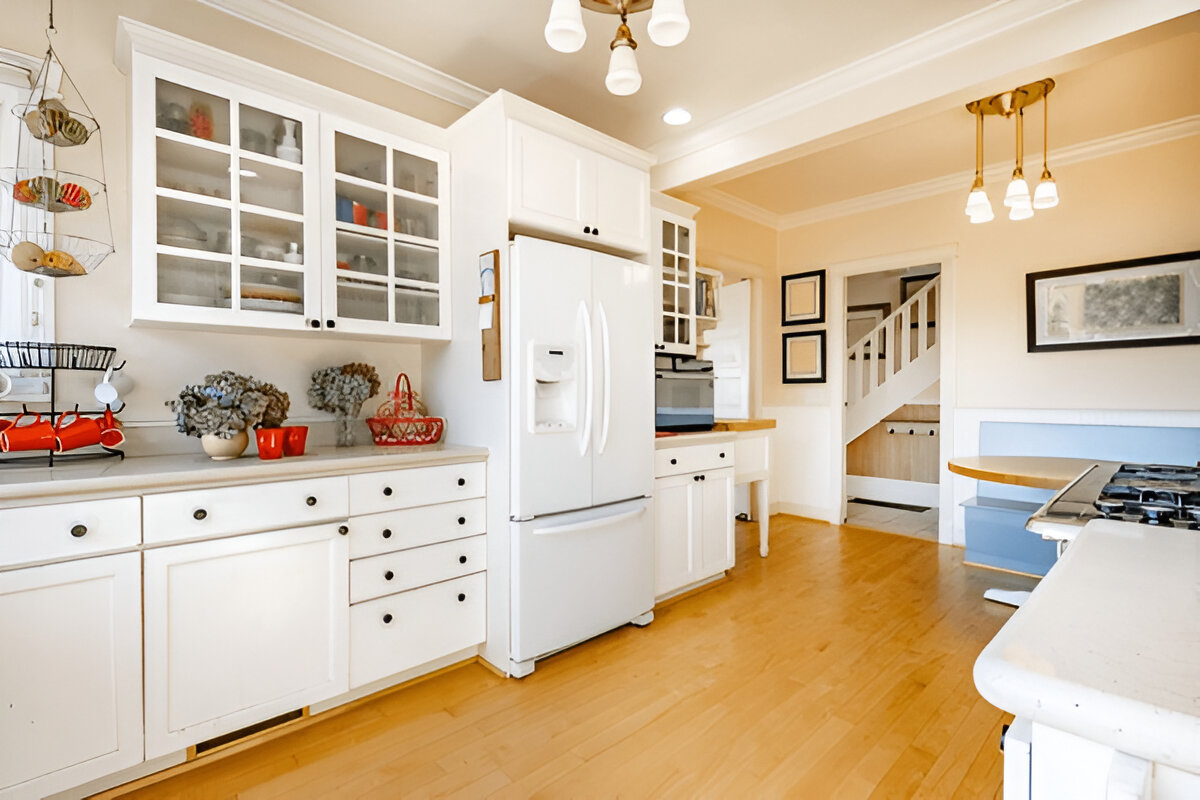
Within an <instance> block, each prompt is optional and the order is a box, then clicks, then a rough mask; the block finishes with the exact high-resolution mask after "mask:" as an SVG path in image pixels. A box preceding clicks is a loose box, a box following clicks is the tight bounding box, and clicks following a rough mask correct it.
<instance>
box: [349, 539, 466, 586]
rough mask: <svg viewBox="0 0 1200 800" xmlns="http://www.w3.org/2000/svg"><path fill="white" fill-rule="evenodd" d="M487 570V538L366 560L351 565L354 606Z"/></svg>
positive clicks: (443, 544) (421, 548)
mask: <svg viewBox="0 0 1200 800" xmlns="http://www.w3.org/2000/svg"><path fill="white" fill-rule="evenodd" d="M486 567H487V537H486V536H472V537H471V538H469V539H459V540H458V541H454V542H442V543H440V544H431V545H429V546H428V547H417V548H414V549H412V550H402V551H400V552H399V553H386V554H384V555H381V556H374V557H373V558H362V559H359V560H358V561H355V562H353V563H352V564H351V565H350V602H351V603H360V602H362V601H364V600H370V599H372V598H375V597H383V596H384V595H387V594H395V593H396V592H403V591H405V590H406V589H415V588H417V587H418V586H425V585H427V584H430V583H437V582H438V581H445V580H449V579H450V578H457V577H459V576H460V575H469V574H471V573H473V572H481V571H482V570H484V569H486Z"/></svg>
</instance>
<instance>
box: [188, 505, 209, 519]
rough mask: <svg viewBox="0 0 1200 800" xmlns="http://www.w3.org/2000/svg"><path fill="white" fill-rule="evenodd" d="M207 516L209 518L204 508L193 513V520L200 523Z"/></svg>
mask: <svg viewBox="0 0 1200 800" xmlns="http://www.w3.org/2000/svg"><path fill="white" fill-rule="evenodd" d="M207 516H208V512H207V511H205V510H204V509H203V508H197V509H196V510H195V511H193V512H192V519H194V520H196V521H200V520H202V519H204V518H205V517H207Z"/></svg>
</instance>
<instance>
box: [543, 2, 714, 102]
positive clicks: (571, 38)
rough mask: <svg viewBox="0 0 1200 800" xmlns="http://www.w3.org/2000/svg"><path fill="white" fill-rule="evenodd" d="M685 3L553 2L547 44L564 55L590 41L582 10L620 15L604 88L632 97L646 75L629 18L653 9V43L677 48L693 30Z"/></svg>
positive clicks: (651, 18)
mask: <svg viewBox="0 0 1200 800" xmlns="http://www.w3.org/2000/svg"><path fill="white" fill-rule="evenodd" d="M683 3H684V0H657V2H656V0H553V2H552V4H551V6H550V19H549V21H547V22H546V28H545V31H544V33H545V36H546V43H547V44H549V45H550V46H551V47H552V48H554V49H555V50H557V51H559V52H560V53H574V52H575V51H577V50H578V49H579V48H581V47H583V43H584V42H585V41H586V40H587V31H586V30H584V27H583V12H582V9H584V8H586V9H589V10H591V11H598V12H600V13H602V14H617V15H618V16H620V17H621V24H620V25H619V26H618V27H617V34H616V36H615V37H614V38H613V40H612V43H611V44H610V45H609V48H610V49H611V50H612V55H611V56H609V60H608V75H607V76H605V79H604V85H605V86H607V87H608V90H609V91H610V92H612V93H613V94H616V95H630V94H633V93H634V92H636V91H637V90H638V89H640V88H641V86H642V74H641V72H639V71H638V65H637V57H636V56H635V55H634V51H635V50H636V49H637V42H636V41H634V39H633V34H632V32H631V31H630V30H629V23H628V21H627V17H628V16H629V15H630V14H635V13H637V12H639V11H645V10H646V9H652V11H651V13H650V22H649V24H648V25H647V26H646V30H647V32H648V33H649V34H650V41H652V42H654V43H655V44H656V45H658V46H660V47H674V46H675V45H677V44H679V43H681V42H682V41H683V40H684V39H686V38H687V35H688V31H689V30H690V29H691V21H690V20H689V19H688V16H687V11H686V10H685V9H684V6H683ZM671 124H677V125H682V124H684V123H682V122H680V123H671Z"/></svg>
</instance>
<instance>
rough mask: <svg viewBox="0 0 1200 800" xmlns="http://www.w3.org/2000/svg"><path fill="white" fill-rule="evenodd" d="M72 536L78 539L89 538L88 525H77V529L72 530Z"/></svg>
mask: <svg viewBox="0 0 1200 800" xmlns="http://www.w3.org/2000/svg"><path fill="white" fill-rule="evenodd" d="M71 535H72V536H74V537H75V538H76V539H79V538H82V537H84V536H87V525H76V526H75V527H73V528H71Z"/></svg>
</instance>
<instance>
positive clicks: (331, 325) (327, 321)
mask: <svg viewBox="0 0 1200 800" xmlns="http://www.w3.org/2000/svg"><path fill="white" fill-rule="evenodd" d="M333 325H334V322H333V320H331V319H327V320H325V327H326V328H332V327H333Z"/></svg>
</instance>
